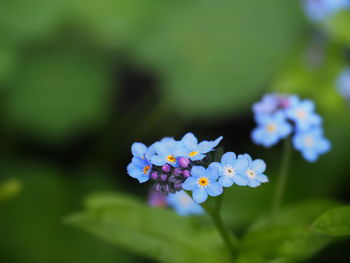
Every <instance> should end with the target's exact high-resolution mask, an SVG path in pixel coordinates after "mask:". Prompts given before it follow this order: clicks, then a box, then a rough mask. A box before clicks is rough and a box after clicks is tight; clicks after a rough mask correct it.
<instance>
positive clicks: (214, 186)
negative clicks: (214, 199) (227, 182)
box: [207, 182, 223, 196]
mask: <svg viewBox="0 0 350 263" xmlns="http://www.w3.org/2000/svg"><path fill="white" fill-rule="evenodd" d="M207 192H208V194H209V195H210V196H218V195H221V194H222V192H223V189H222V186H221V185H220V184H219V183H218V182H210V184H209V185H208V186H207Z"/></svg>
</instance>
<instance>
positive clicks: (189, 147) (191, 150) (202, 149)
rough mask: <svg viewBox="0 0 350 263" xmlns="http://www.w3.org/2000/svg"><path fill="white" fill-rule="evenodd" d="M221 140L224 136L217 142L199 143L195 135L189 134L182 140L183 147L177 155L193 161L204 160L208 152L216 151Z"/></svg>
mask: <svg viewBox="0 0 350 263" xmlns="http://www.w3.org/2000/svg"><path fill="white" fill-rule="evenodd" d="M221 140H222V136H221V137H219V138H217V139H216V140H215V141H202V142H200V143H198V139H197V138H196V137H195V136H194V135H193V133H187V134H186V135H185V136H184V137H183V138H182V139H181V143H182V144H183V147H179V148H178V152H177V155H180V156H182V157H187V158H189V159H190V160H192V161H199V160H202V159H203V158H204V157H205V156H206V154H207V153H208V152H211V151H213V150H214V148H215V147H216V146H217V145H218V144H219V143H220V141H221Z"/></svg>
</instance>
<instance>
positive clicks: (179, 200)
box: [166, 190, 204, 216]
mask: <svg viewBox="0 0 350 263" xmlns="http://www.w3.org/2000/svg"><path fill="white" fill-rule="evenodd" d="M166 201H167V204H168V205H169V206H171V207H172V208H174V210H175V211H176V213H178V214H179V215H182V216H187V215H198V214H202V213H203V212H204V210H203V208H202V207H201V206H200V205H199V204H197V203H196V202H194V201H193V199H192V198H191V197H190V196H189V195H188V194H187V193H186V192H185V191H183V190H182V191H179V192H176V193H174V194H172V193H170V194H169V195H168V196H167V197H166Z"/></svg>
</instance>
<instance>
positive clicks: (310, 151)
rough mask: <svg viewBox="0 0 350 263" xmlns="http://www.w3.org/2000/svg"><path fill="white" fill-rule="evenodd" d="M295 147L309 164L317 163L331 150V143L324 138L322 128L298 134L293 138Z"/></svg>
mask: <svg viewBox="0 0 350 263" xmlns="http://www.w3.org/2000/svg"><path fill="white" fill-rule="evenodd" d="M293 145H294V147H295V148H296V149H297V150H299V151H300V152H301V154H302V155H303V157H304V158H305V159H306V160H307V161H309V162H315V161H316V160H317V159H318V156H319V155H321V154H325V153H327V152H328V151H329V150H330V149H331V143H330V142H329V141H328V140H327V139H326V138H325V137H324V136H323V130H322V129H321V128H320V127H314V128H312V129H310V130H307V131H299V132H297V133H296V134H295V136H294V137H293Z"/></svg>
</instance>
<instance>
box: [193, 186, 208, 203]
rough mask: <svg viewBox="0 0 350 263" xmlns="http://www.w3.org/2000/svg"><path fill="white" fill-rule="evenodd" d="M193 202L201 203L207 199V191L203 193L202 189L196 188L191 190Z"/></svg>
mask: <svg viewBox="0 0 350 263" xmlns="http://www.w3.org/2000/svg"><path fill="white" fill-rule="evenodd" d="M192 196H193V200H194V201H196V202H197V203H199V204H200V203H203V202H204V201H205V200H207V198H208V194H207V191H205V189H204V187H197V188H196V189H194V190H193V193H192Z"/></svg>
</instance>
